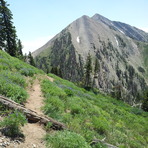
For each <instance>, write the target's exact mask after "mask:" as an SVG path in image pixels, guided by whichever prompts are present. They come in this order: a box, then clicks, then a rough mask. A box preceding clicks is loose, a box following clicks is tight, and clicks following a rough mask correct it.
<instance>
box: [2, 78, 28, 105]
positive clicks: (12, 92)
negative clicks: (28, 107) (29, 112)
mask: <svg viewBox="0 0 148 148" xmlns="http://www.w3.org/2000/svg"><path fill="white" fill-rule="evenodd" d="M0 93H1V94H2V95H4V96H6V97H9V98H11V99H12V100H14V101H16V102H17V103H22V102H25V101H26V99H27V96H28V95H27V92H26V90H25V89H24V88H22V87H20V86H19V85H17V84H15V83H13V82H12V81H11V80H10V79H7V78H5V77H2V76H1V77H0Z"/></svg>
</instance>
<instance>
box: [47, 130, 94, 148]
mask: <svg viewBox="0 0 148 148" xmlns="http://www.w3.org/2000/svg"><path fill="white" fill-rule="evenodd" d="M46 140H47V147H49V148H91V147H90V146H89V144H88V143H87V142H86V141H85V139H84V138H83V137H82V136H81V135H79V134H76V133H74V132H69V131H59V132H56V133H55V134H54V135H51V134H50V135H47V136H46Z"/></svg>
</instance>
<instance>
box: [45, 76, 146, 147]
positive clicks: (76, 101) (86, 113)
mask: <svg viewBox="0 0 148 148" xmlns="http://www.w3.org/2000/svg"><path fill="white" fill-rule="evenodd" d="M49 76H50V77H53V78H54V79H55V80H54V82H50V81H48V80H43V82H42V91H43V93H44V96H45V97H46V100H45V106H44V113H45V114H47V115H48V116H50V117H53V118H54V119H57V120H58V121H61V122H63V123H65V124H66V125H67V127H68V129H69V130H70V131H71V132H74V133H75V134H78V135H80V136H81V137H82V138H84V139H85V141H86V142H87V144H88V145H90V144H91V142H92V140H93V139H103V138H105V141H106V142H108V143H111V144H113V145H116V146H119V147H121V148H127V147H131V148H146V146H147V142H148V138H147V137H148V135H147V133H148V132H147V131H148V127H147V123H148V122H147V121H148V116H147V115H148V114H147V113H146V112H143V111H142V110H139V109H137V108H132V107H130V106H129V105H127V104H125V103H123V102H122V101H118V100H116V99H114V98H111V97H109V96H103V95H101V94H94V93H93V92H88V91H86V90H84V89H83V88H79V87H77V86H75V85H74V84H73V83H71V82H69V81H66V80H63V79H61V78H59V77H56V76H54V75H52V74H49ZM64 132H65V131H63V134H65V133H64ZM59 134H60V135H62V134H61V132H60V133H59ZM54 136H55V135H54V134H53V137H51V135H50V136H47V137H46V139H47V143H48V145H50V146H51V145H52V139H54ZM56 137H60V136H58V133H57V135H56ZM60 138H61V137H60ZM59 140H62V138H61V139H59ZM59 140H58V139H57V140H55V141H54V142H55V143H56V144H57V145H58V143H59V142H60V141H59ZM67 142H68V141H67ZM92 147H103V146H101V145H99V144H98V145H96V146H95V145H94V146H92ZM63 148H64V146H63ZM65 148H66V147H65Z"/></svg>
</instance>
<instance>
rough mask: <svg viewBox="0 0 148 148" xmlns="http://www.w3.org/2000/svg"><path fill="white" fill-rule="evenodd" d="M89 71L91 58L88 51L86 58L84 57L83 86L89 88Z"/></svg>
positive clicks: (90, 70)
mask: <svg viewBox="0 0 148 148" xmlns="http://www.w3.org/2000/svg"><path fill="white" fill-rule="evenodd" d="M91 73H92V58H91V55H90V53H88V56H87V59H86V65H85V84H84V85H85V88H86V89H90V88H91V83H92V81H91Z"/></svg>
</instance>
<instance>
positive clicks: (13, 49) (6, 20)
mask: <svg viewBox="0 0 148 148" xmlns="http://www.w3.org/2000/svg"><path fill="white" fill-rule="evenodd" d="M8 6H9V5H8V4H7V3H6V2H5V1H4V0H0V49H2V50H5V51H6V52H8V53H9V54H10V55H11V56H16V55H17V43H16V39H17V36H16V30H15V27H14V26H13V22H12V19H13V18H12V13H11V11H10V10H9V9H8Z"/></svg>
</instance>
